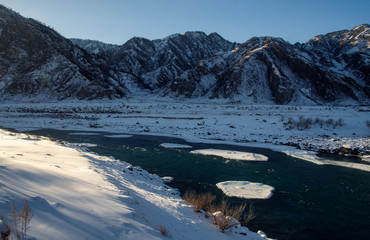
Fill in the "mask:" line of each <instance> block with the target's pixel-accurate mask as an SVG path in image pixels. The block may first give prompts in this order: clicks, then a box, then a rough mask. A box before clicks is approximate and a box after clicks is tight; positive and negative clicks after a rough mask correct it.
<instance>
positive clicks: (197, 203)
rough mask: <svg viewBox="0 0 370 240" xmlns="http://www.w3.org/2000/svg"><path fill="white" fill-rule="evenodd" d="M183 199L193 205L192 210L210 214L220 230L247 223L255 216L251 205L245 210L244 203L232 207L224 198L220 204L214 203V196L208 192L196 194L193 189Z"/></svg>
mask: <svg viewBox="0 0 370 240" xmlns="http://www.w3.org/2000/svg"><path fill="white" fill-rule="evenodd" d="M183 199H184V200H185V201H187V202H188V203H191V204H192V205H193V207H194V211H196V212H200V211H201V210H205V211H206V212H207V213H206V216H211V215H212V216H213V219H214V224H215V225H217V226H218V227H219V228H220V231H221V232H225V231H226V230H227V229H229V228H231V227H233V226H236V225H238V224H240V223H241V222H242V223H243V224H244V225H247V224H248V223H249V222H250V221H251V220H252V219H254V217H255V215H254V213H253V207H252V205H250V206H249V211H248V212H247V211H246V209H247V206H248V205H247V204H246V203H244V204H241V205H240V206H238V207H232V206H230V204H229V203H228V202H227V201H226V200H223V201H222V202H221V203H220V204H216V203H215V199H216V196H215V195H212V194H210V193H206V194H197V193H196V192H195V191H189V192H186V193H185V194H184V195H183Z"/></svg>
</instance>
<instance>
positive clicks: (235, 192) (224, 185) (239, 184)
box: [216, 181, 275, 199]
mask: <svg viewBox="0 0 370 240" xmlns="http://www.w3.org/2000/svg"><path fill="white" fill-rule="evenodd" d="M216 186H217V187H218V188H219V189H221V190H222V191H223V192H224V193H225V194H226V195H227V196H229V197H238V198H246V199H268V198H270V197H271V196H272V191H273V190H275V188H274V187H272V186H269V185H266V184H262V183H254V182H249V181H226V182H220V183H217V184H216Z"/></svg>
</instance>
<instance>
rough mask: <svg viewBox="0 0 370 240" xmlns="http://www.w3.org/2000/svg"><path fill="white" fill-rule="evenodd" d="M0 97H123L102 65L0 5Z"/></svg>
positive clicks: (38, 25) (83, 51) (81, 50)
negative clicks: (0, 95)
mask: <svg viewBox="0 0 370 240" xmlns="http://www.w3.org/2000/svg"><path fill="white" fill-rule="evenodd" d="M0 29H1V31H0V93H1V94H2V95H26V96H36V97H37V96H39V95H46V96H47V97H50V98H56V99H64V98H69V97H73V98H80V99H85V98H91V99H93V98H100V97H111V98H112V97H122V96H124V95H125V87H124V86H119V85H118V84H117V79H115V77H114V70H113V69H111V68H110V67H108V65H107V64H106V62H105V61H104V60H103V59H102V58H100V57H96V56H92V55H90V54H88V53H87V52H86V51H85V50H83V49H81V48H79V47H77V46H76V45H74V44H73V43H72V42H71V41H70V40H68V39H66V38H64V37H62V36H61V35H59V34H58V33H57V32H55V31H54V30H52V29H50V28H48V27H46V26H44V25H43V24H41V23H39V22H37V21H35V20H33V19H27V18H24V17H22V16H20V15H19V14H17V13H15V12H13V11H11V10H9V9H7V8H5V7H3V6H1V5H0Z"/></svg>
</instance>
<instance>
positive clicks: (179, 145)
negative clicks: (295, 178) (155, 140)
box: [160, 143, 192, 148]
mask: <svg viewBox="0 0 370 240" xmlns="http://www.w3.org/2000/svg"><path fill="white" fill-rule="evenodd" d="M160 146H161V147H164V148H192V146H190V145H185V144H177V143H162V144H161V145H160Z"/></svg>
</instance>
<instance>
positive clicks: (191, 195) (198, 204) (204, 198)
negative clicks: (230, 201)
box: [182, 191, 216, 212]
mask: <svg viewBox="0 0 370 240" xmlns="http://www.w3.org/2000/svg"><path fill="white" fill-rule="evenodd" d="M182 198H183V199H184V200H185V201H187V202H188V203H191V204H192V205H193V207H194V211H195V212H200V211H201V210H202V209H203V210H205V211H209V210H210V208H211V207H212V205H213V202H214V200H215V199H216V196H215V195H213V194H211V193H206V194H197V193H196V192H195V191H188V192H186V193H185V194H184V195H183V197H182Z"/></svg>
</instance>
